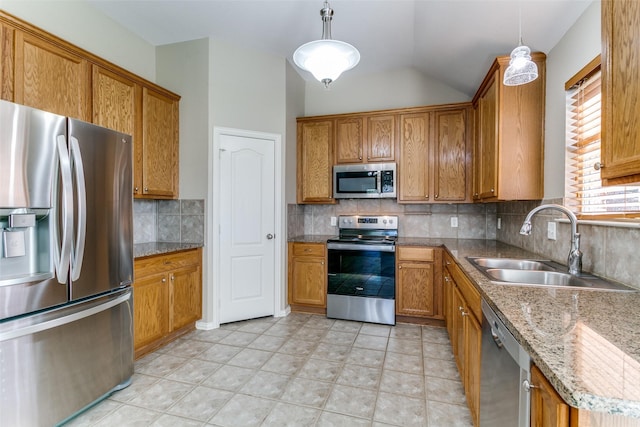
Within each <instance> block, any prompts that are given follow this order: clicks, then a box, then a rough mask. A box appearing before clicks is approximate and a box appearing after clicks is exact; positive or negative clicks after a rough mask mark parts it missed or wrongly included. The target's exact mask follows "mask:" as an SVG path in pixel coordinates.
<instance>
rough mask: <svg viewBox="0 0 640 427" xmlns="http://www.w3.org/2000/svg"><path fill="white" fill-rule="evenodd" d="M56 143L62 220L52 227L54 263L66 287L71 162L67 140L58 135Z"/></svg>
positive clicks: (69, 233) (57, 273) (71, 184)
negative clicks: (53, 230) (53, 233)
mask: <svg viewBox="0 0 640 427" xmlns="http://www.w3.org/2000/svg"><path fill="white" fill-rule="evenodd" d="M56 142H57V144H56V146H57V147H58V158H59V161H60V177H61V180H62V200H61V204H62V218H61V224H60V223H57V224H55V225H54V229H55V238H56V244H55V245H54V250H55V255H56V257H55V259H54V262H55V268H56V277H57V278H58V282H60V283H62V284H63V285H66V283H67V278H68V274H69V262H70V253H71V238H70V237H71V233H72V231H73V188H72V187H73V182H72V180H71V160H70V158H69V153H68V152H67V139H66V138H65V136H64V135H58V136H57V141H56ZM60 227H61V228H62V242H60Z"/></svg>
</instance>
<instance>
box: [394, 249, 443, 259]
mask: <svg viewBox="0 0 640 427" xmlns="http://www.w3.org/2000/svg"><path fill="white" fill-rule="evenodd" d="M397 251H398V260H399V261H427V262H433V261H434V260H435V252H436V249H435V248H425V247H421V246H398V247H397Z"/></svg>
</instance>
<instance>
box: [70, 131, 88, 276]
mask: <svg viewBox="0 0 640 427" xmlns="http://www.w3.org/2000/svg"><path fill="white" fill-rule="evenodd" d="M69 142H70V146H71V155H72V160H73V169H74V170H75V175H76V193H77V196H78V200H77V206H76V213H77V214H78V229H77V235H76V245H75V249H74V251H73V252H74V254H73V260H72V262H71V280H78V278H79V277H80V272H81V271H82V260H83V259H84V244H85V237H86V235H87V191H86V184H85V181H84V166H83V163H82V156H81V154H80V145H79V144H78V139H77V138H75V137H73V136H71V137H69Z"/></svg>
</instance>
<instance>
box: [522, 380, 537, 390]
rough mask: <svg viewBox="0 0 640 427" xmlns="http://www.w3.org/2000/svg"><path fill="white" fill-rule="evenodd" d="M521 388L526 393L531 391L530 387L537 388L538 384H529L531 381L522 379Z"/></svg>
mask: <svg viewBox="0 0 640 427" xmlns="http://www.w3.org/2000/svg"><path fill="white" fill-rule="evenodd" d="M522 388H523V389H524V390H525V391H526V392H527V393H529V392H531V389H532V388H539V387H538V386H536V385H533V384H531V382H529V380H524V381H522Z"/></svg>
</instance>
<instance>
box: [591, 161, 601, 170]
mask: <svg viewBox="0 0 640 427" xmlns="http://www.w3.org/2000/svg"><path fill="white" fill-rule="evenodd" d="M593 168H594V169H595V170H597V171H599V170H600V169H604V163H600V162H596V163H595V164H594V165H593Z"/></svg>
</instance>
